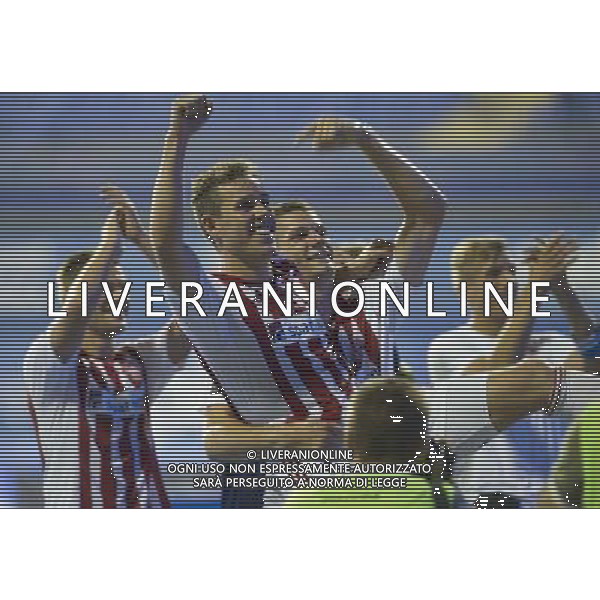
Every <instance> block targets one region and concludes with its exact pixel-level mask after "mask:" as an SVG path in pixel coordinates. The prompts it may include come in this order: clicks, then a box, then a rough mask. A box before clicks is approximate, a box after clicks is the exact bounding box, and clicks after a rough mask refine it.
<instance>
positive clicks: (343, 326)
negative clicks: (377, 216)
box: [275, 118, 445, 382]
mask: <svg viewBox="0 0 600 600" xmlns="http://www.w3.org/2000/svg"><path fill="white" fill-rule="evenodd" d="M301 138H302V139H304V140H307V141H309V142H310V143H311V144H312V146H313V147H314V148H315V149H317V150H320V151H332V150H340V149H345V148H355V149H358V150H360V151H361V152H362V153H363V154H364V155H365V157H366V158H367V159H368V160H369V161H370V162H371V164H372V165H373V166H374V167H375V168H376V169H377V170H378V171H379V172H380V173H381V175H382V176H383V177H384V179H385V180H386V182H387V183H388V185H389V186H390V188H391V190H392V191H393V193H394V195H395V197H396V199H397V200H398V201H399V205H400V207H401V208H402V210H403V212H404V215H405V218H404V222H403V223H402V225H401V227H400V228H399V230H398V232H397V234H396V238H395V240H394V242H386V241H385V240H379V239H378V240H374V241H373V242H371V243H370V244H366V245H363V246H362V247H359V246H355V247H352V248H349V249H348V248H342V249H341V250H336V251H335V252H334V251H333V249H332V244H331V242H330V241H329V239H328V237H327V233H326V231H325V228H324V227H323V225H322V223H321V220H320V218H319V217H318V215H317V214H316V212H315V210H314V209H313V208H312V207H311V206H310V205H309V204H308V203H306V202H288V203H285V204H283V205H280V206H278V207H277V208H276V210H275V214H276V216H277V230H276V241H277V251H278V252H279V253H280V254H281V256H282V257H283V258H284V259H285V261H286V263H285V264H286V265H287V271H288V273H289V274H292V275H293V276H295V277H297V278H298V279H299V280H300V282H302V283H304V285H307V284H308V282H310V281H318V282H319V284H320V285H319V287H318V297H317V304H318V305H320V307H321V311H322V313H323V314H326V315H327V316H328V317H329V316H330V313H331V309H330V308H329V309H328V302H329V297H330V295H331V290H332V289H333V287H334V285H335V284H336V283H338V282H341V281H349V280H353V281H357V282H364V281H367V280H373V279H375V278H377V277H381V276H383V275H384V274H385V273H386V270H387V267H388V266H389V267H390V268H389V273H388V276H387V279H393V280H395V281H396V283H397V282H398V281H409V282H411V283H414V284H420V283H421V282H422V279H423V276H424V274H425V271H426V269H427V266H428V264H429V261H430V259H431V254H432V252H433V248H434V246H435V242H436V239H437V235H438V232H439V229H440V227H441V225H442V222H443V218H444V211H445V207H444V197H443V195H442V194H441V193H440V191H439V190H438V189H437V188H436V187H435V185H433V184H432V183H431V182H430V181H429V179H427V177H425V176H424V175H423V174H422V173H421V172H420V171H419V170H418V169H416V168H415V167H414V166H413V165H411V163H409V162H408V161H407V160H406V159H405V158H404V157H402V156H401V155H399V154H397V153H396V152H394V151H393V150H392V149H391V148H390V147H389V146H388V145H387V144H386V143H385V142H384V141H383V140H381V139H380V138H379V137H378V136H377V135H376V134H375V133H374V132H373V131H372V130H371V129H370V128H368V127H366V126H365V125H363V124H361V123H358V122H355V121H349V120H346V119H333V118H325V119H319V120H318V121H316V122H315V123H314V124H312V125H311V126H310V127H308V128H307V129H306V131H305V132H303V134H302V136H301ZM390 261H391V263H392V264H391V265H390V264H389V263H390ZM348 301H349V304H350V306H351V305H352V300H351V299H350V298H348ZM350 306H348V307H346V308H347V309H348V308H350ZM377 309H379V306H377ZM347 312H350V310H348V311H347ZM387 326H388V327H391V323H390V322H389V321H388V322H387ZM377 329H378V327H377V322H376V321H374V320H373V319H368V318H367V316H366V314H365V312H364V311H362V312H360V313H359V314H358V315H356V316H355V317H350V318H346V317H341V316H339V315H331V322H330V330H329V337H330V340H331V343H332V345H333V347H334V349H335V351H336V353H337V355H338V356H340V357H342V359H343V360H344V361H345V362H346V363H347V364H348V365H349V368H350V370H351V372H352V374H353V379H354V381H355V382H360V381H364V380H365V379H367V378H368V377H371V376H373V375H375V374H377V373H380V372H381V348H380V346H381V340H380V339H378V332H377ZM385 333H388V334H389V332H381V331H380V332H379V334H380V336H381V334H385ZM380 336H379V337H380Z"/></svg>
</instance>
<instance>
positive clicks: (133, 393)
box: [24, 333, 174, 508]
mask: <svg viewBox="0 0 600 600" xmlns="http://www.w3.org/2000/svg"><path fill="white" fill-rule="evenodd" d="M162 337H164V334H159V335H157V336H152V338H154V340H152V343H148V342H145V343H143V344H141V345H139V346H132V347H128V348H123V349H122V350H120V351H119V352H117V353H116V354H114V355H113V356H112V357H110V358H108V359H100V358H96V357H92V356H90V355H87V354H85V353H83V352H81V353H80V354H79V355H76V356H74V357H73V358H71V359H70V360H67V361H66V362H62V361H61V360H60V359H59V358H58V357H57V356H56V355H55V353H54V351H53V349H52V346H51V343H50V338H49V336H48V334H47V333H45V334H43V335H42V336H40V337H39V338H37V339H36V340H35V342H34V343H33V344H32V345H31V347H30V348H29V351H28V353H27V356H26V359H25V365H24V375H25V384H26V389H27V393H28V403H29V408H30V411H31V415H32V419H33V422H34V425H35V429H36V433H37V438H38V443H39V447H40V452H41V456H42V461H43V468H44V505H45V506H47V507H57V508H67V507H70V508H74V507H81V508H154V507H156V508H158V507H168V506H169V501H168V498H167V494H166V492H165V489H164V486H163V482H162V479H161V476H160V473H159V468H158V461H157V457H156V453H155V450H154V443H153V440H152V435H151V431H150V413H149V408H150V407H149V391H150V389H151V388H153V389H155V390H156V389H158V386H160V385H164V383H166V381H168V379H169V377H170V375H171V374H172V372H174V367H173V366H172V365H171V363H170V361H169V360H168V358H167V354H166V348H165V347H164V340H162V339H160V338H162ZM136 347H137V348H138V349H139V350H142V348H143V353H141V352H138V350H137V349H136ZM142 356H143V358H144V361H142ZM160 364H162V365H163V368H162V369H161V368H158V369H157V370H154V375H153V376H152V379H153V380H160V381H152V382H151V380H149V374H150V372H149V370H148V366H149V365H152V366H154V367H157V366H159V365H160Z"/></svg>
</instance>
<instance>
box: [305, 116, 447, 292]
mask: <svg viewBox="0 0 600 600" xmlns="http://www.w3.org/2000/svg"><path fill="white" fill-rule="evenodd" d="M301 138H302V139H306V140H308V141H310V142H312V144H313V146H314V147H315V148H317V149H320V150H334V149H339V148H344V147H354V148H357V149H359V150H361V151H362V152H363V153H364V155H365V156H366V157H367V158H368V160H369V161H370V162H371V163H372V164H373V166H374V167H375V168H376V169H377V170H378V171H379V173H380V174H381V175H382V176H383V178H384V179H385V180H386V181H387V183H388V185H389V186H390V187H391V189H392V191H393V193H394V195H395V196H396V198H397V199H398V201H399V204H400V206H401V208H402V210H403V211H404V216H405V220H404V224H403V225H402V226H401V227H400V229H399V230H398V233H397V235H396V240H395V243H394V261H395V263H396V264H397V265H398V267H399V270H400V272H401V273H402V274H403V275H404V277H405V279H406V280H407V281H411V282H413V283H416V284H419V283H421V282H422V280H423V277H424V275H425V271H426V270H427V266H428V265H429V261H430V259H431V255H432V253H433V249H434V247H435V242H436V240H437V236H438V233H439V230H440V228H441V226H442V222H443V220H444V214H445V200H444V196H443V194H442V193H441V192H440V190H439V189H438V188H437V187H436V186H435V185H434V184H433V183H432V182H431V181H430V180H429V179H428V178H427V177H425V175H424V174H423V173H421V171H419V170H418V169H417V168H416V167H415V166H414V165H412V164H411V163H410V162H409V161H408V160H406V159H405V158H404V157H403V156H402V155H400V154H398V153H397V152H395V151H394V150H393V149H392V148H391V147H390V146H388V145H387V144H386V143H385V142H384V141H383V140H382V139H381V138H380V137H379V136H377V135H376V134H375V133H374V132H373V131H372V130H371V129H370V128H368V127H367V126H365V125H363V124H361V123H358V122H356V121H350V120H346V119H336V118H324V119H320V120H318V121H317V122H316V123H314V124H313V125H311V126H310V127H309V128H308V129H307V130H306V131H305V132H304V133H303V134H302V136H301Z"/></svg>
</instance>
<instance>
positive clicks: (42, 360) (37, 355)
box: [22, 331, 79, 391]
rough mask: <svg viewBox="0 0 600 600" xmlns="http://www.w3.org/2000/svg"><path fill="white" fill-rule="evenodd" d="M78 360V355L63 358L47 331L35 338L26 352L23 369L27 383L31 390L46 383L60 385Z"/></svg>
mask: <svg viewBox="0 0 600 600" xmlns="http://www.w3.org/2000/svg"><path fill="white" fill-rule="evenodd" d="M78 360H79V357H78V355H74V356H72V357H70V358H68V359H61V358H60V357H59V356H58V355H57V354H56V352H55V351H54V348H53V347H52V340H51V338H50V334H49V332H48V331H46V332H44V333H43V334H41V335H39V336H38V337H36V338H35V339H34V340H33V342H32V343H31V344H30V345H29V348H28V349H27V352H26V353H25V357H24V360H23V369H22V374H23V379H24V382H25V385H26V386H27V388H28V389H29V390H30V391H32V390H34V389H39V388H40V386H44V385H54V384H57V385H58V383H59V382H61V381H64V380H66V379H67V378H68V376H69V375H70V374H71V373H72V371H73V368H74V366H75V365H76V364H77V362H78ZM49 382H53V383H52V384H50V383H49Z"/></svg>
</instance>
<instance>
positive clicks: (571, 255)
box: [527, 233, 577, 285]
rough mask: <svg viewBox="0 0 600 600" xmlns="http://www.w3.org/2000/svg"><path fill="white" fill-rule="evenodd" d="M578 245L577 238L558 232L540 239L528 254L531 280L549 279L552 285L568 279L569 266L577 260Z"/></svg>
mask: <svg viewBox="0 0 600 600" xmlns="http://www.w3.org/2000/svg"><path fill="white" fill-rule="evenodd" d="M576 251H577V245H576V243H575V240H573V239H571V238H568V237H565V236H564V235H563V234H561V233H557V234H555V235H553V236H552V237H549V238H543V239H539V240H538V242H537V244H536V245H535V246H534V247H533V249H532V250H531V251H530V252H529V253H528V255H527V263H528V264H529V266H530V272H529V278H530V279H531V281H549V282H550V284H551V285H556V284H560V283H561V282H563V281H565V280H566V277H567V268H568V267H569V265H571V264H572V263H573V262H574V260H575V252H576Z"/></svg>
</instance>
